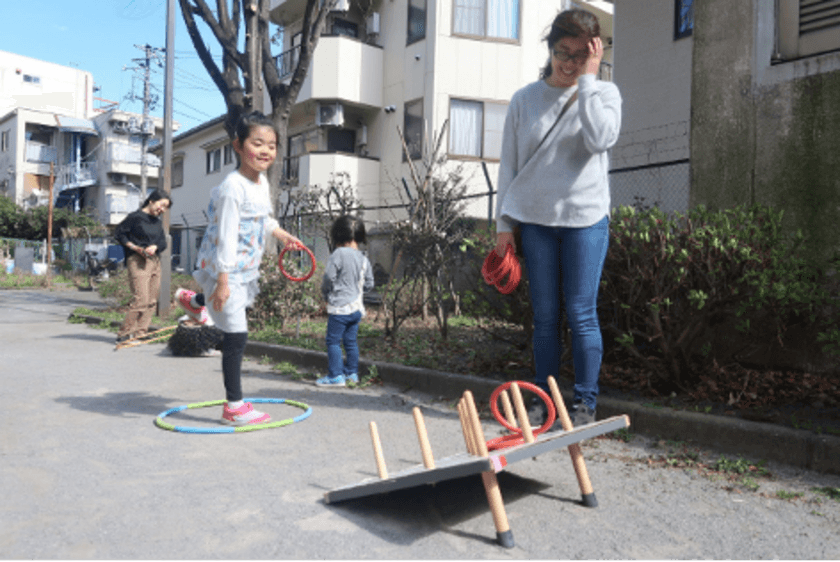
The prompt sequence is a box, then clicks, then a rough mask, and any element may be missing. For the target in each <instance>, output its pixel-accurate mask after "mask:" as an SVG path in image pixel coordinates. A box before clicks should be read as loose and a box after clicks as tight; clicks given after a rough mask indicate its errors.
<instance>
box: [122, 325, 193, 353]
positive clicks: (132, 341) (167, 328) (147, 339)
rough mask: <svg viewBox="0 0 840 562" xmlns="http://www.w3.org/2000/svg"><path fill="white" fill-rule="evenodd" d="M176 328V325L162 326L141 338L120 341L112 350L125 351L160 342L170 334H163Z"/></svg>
mask: <svg viewBox="0 0 840 562" xmlns="http://www.w3.org/2000/svg"><path fill="white" fill-rule="evenodd" d="M177 327H178V325H177V324H175V325H174V326H164V327H163V328H160V329H159V330H155V331H153V332H149V333H148V334H145V335H143V336H137V337H134V338H131V339H128V340H125V341H122V342H120V343H118V344H117V345H116V346H115V347H114V349H115V350H119V349H125V348H128V347H136V346H138V345H144V344H147V343H152V342H156V341H159V340H162V339H164V338H168V337H169V336H170V335H171V334H164V332H169V331H170V330H174V329H175V328H177ZM161 334H162V335H161ZM152 336H156V337H154V338H152Z"/></svg>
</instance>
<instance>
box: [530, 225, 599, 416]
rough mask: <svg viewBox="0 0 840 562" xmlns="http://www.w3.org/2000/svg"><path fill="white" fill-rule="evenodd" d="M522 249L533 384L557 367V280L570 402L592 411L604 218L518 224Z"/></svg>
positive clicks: (541, 382) (543, 380)
mask: <svg viewBox="0 0 840 562" xmlns="http://www.w3.org/2000/svg"><path fill="white" fill-rule="evenodd" d="M520 230H521V233H522V253H523V254H524V256H525V263H526V267H527V269H528V280H529V283H530V291H531V293H530V294H531V306H532V308H533V311H534V336H533V345H534V366H535V370H536V377H535V381H534V382H535V383H536V384H537V385H538V386H540V387H542V388H543V389H546V390H547V389H548V383H547V379H548V377H549V376H553V377H554V378H555V379H556V378H557V376H558V373H559V371H560V357H561V355H562V352H563V338H562V337H561V335H560V333H559V331H560V325H561V323H560V317H561V316H560V306H561V297H560V291H561V282H562V292H563V300H564V301H565V309H566V318H567V320H568V323H569V328H570V329H571V332H572V360H573V364H574V369H575V388H574V403H575V404H578V403H580V402H583V403H584V404H586V405H587V406H589V407H590V408H592V409H594V408H595V406H596V405H597V400H598V375H599V373H600V371H601V358H602V357H603V355H604V343H603V340H602V339H601V325H600V323H599V322H598V288H599V286H600V284H601V272H602V271H603V269H604V259H605V258H606V256H607V246H608V244H609V238H610V233H609V218H608V217H604V218H603V219H602V220H601V221H599V222H597V223H596V224H594V225H592V226H589V227H585V228H563V227H553V226H542V225H537V224H525V223H523V224H521V225H520Z"/></svg>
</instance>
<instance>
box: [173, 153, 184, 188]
mask: <svg viewBox="0 0 840 562" xmlns="http://www.w3.org/2000/svg"><path fill="white" fill-rule="evenodd" d="M182 185H184V159H183V158H179V159H177V160H173V161H172V188H173V189H174V188H176V187H181V186H182Z"/></svg>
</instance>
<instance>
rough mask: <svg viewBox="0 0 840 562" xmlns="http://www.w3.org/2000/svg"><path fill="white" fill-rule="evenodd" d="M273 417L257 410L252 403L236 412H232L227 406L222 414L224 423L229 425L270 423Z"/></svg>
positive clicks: (246, 403)
mask: <svg viewBox="0 0 840 562" xmlns="http://www.w3.org/2000/svg"><path fill="white" fill-rule="evenodd" d="M270 421H271V416H269V415H268V414H266V413H264V412H260V411H258V410H255V409H254V407H253V406H252V405H251V403H250V402H245V403H244V404H242V405H241V406H240V407H239V408H237V409H236V410H231V409H230V408H228V406H227V404H225V408H224V411H223V412H222V423H224V424H227V425H248V424H256V423H268V422H270Z"/></svg>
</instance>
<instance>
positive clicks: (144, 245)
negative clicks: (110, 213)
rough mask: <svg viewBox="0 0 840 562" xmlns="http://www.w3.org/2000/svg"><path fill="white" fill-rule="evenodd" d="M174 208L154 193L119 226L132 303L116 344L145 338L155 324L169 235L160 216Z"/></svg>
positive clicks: (116, 235)
mask: <svg viewBox="0 0 840 562" xmlns="http://www.w3.org/2000/svg"><path fill="white" fill-rule="evenodd" d="M171 206H172V199H171V198H170V197H169V195H167V194H165V193H161V192H160V191H153V192H152V193H151V195H149V196H148V197H147V198H146V200H145V201H144V202H143V206H142V207H141V208H140V209H139V210H137V211H134V212H133V213H131V214H129V215H128V216H127V217H125V219H123V221H122V222H121V223H120V224H119V225H118V226H117V229H116V231H115V232H114V236H115V238H116V239H117V242H119V243H120V244H121V245H122V247H123V249H124V250H125V256H126V257H125V264H126V267H127V268H128V282H129V285H130V286H131V294H132V295H133V296H132V299H131V303H130V305H129V309H128V312H127V313H126V315H125V320H123V323H122V326H120V329H119V331H118V332H117V343H120V342H122V341H125V340H127V339H130V338H132V337H142V336H144V335H145V334H146V332H147V331H148V329H149V324H151V322H152V316H153V314H154V309H155V304H156V303H157V300H158V294H159V293H160V254H161V252H163V251H164V250H166V234H165V233H164V231H163V223H162V222H161V220H160V215H162V214H163V212H164V211H166V209H168V208H169V207H171Z"/></svg>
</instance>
